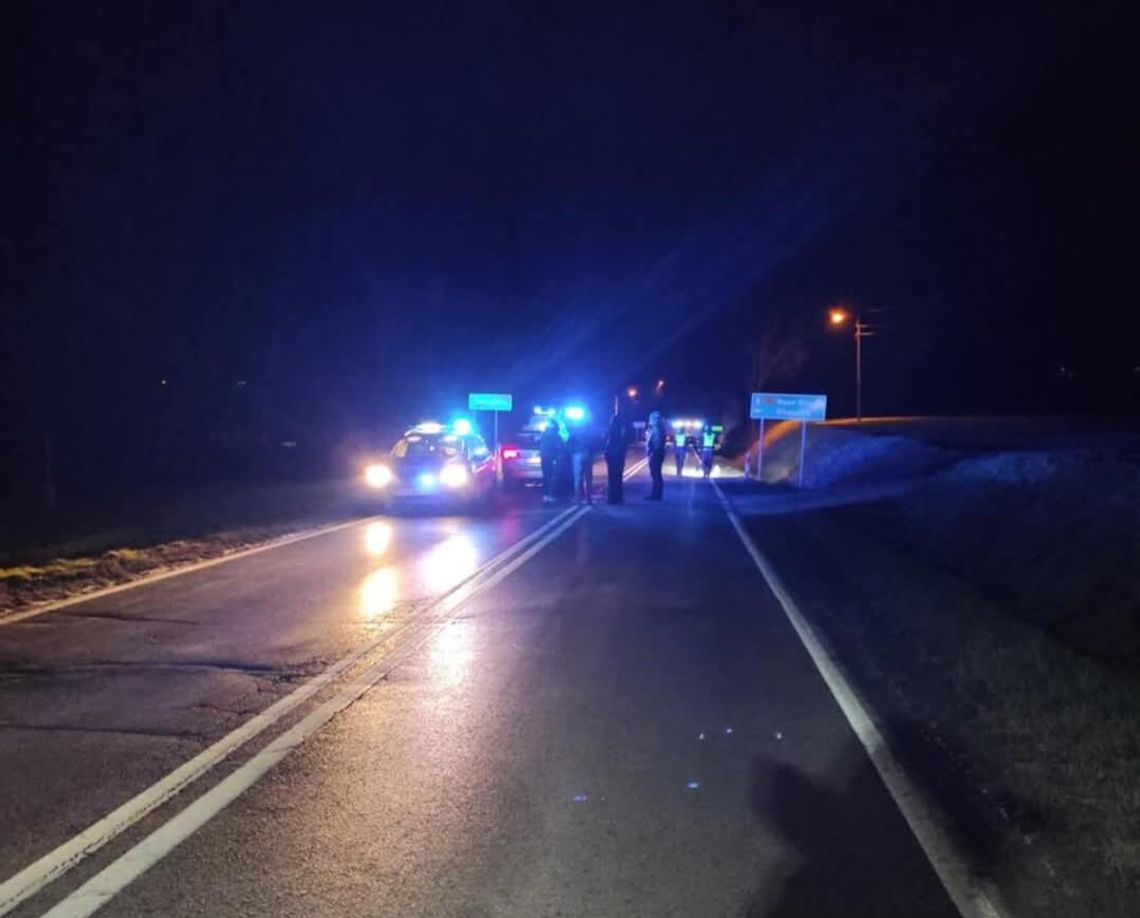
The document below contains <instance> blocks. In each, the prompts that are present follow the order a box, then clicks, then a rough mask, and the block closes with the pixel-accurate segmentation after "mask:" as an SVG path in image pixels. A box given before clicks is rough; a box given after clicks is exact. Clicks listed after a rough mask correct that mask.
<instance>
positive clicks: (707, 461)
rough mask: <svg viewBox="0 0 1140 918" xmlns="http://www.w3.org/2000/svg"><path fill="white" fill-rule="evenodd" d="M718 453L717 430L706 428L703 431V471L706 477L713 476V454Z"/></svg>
mask: <svg viewBox="0 0 1140 918" xmlns="http://www.w3.org/2000/svg"><path fill="white" fill-rule="evenodd" d="M715 452H716V430H715V429H714V428H712V427H709V426H706V427H705V429H704V430H702V431H701V470H702V471H703V472H704V477H705V478H708V477H709V476H710V475H712V467H713V454H714V453H715Z"/></svg>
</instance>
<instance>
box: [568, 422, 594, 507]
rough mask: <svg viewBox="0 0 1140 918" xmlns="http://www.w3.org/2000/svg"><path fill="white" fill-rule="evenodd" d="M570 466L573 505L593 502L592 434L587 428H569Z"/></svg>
mask: <svg viewBox="0 0 1140 918" xmlns="http://www.w3.org/2000/svg"><path fill="white" fill-rule="evenodd" d="M568 445H569V447H570V464H571V467H572V468H573V471H574V503H576V504H580V503H582V502H583V501H585V502H586V503H587V504H592V503H593V502H594V432H593V431H592V430H591V429H590V428H589V427H587V426H578V427H572V428H570V440H569V443H568Z"/></svg>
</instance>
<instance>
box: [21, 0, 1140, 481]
mask: <svg viewBox="0 0 1140 918" xmlns="http://www.w3.org/2000/svg"><path fill="white" fill-rule="evenodd" d="M1126 6H1127V5H1126V4H1124V3H1119V4H1115V5H1112V4H1083V3H1082V4H1078V3H1067V4H1061V3H1050V2H1047V0H1046V2H1043V3H1034V4H1028V3H1027V4H1022V5H1003V4H1000V3H999V4H976V5H974V4H962V3H954V4H925V3H915V4H900V3H887V2H878V0H872V2H861V3H858V4H855V3H838V2H786V3H754V2H746V0H736V2H708V3H695V2H694V3H674V2H658V3H626V2H620V0H619V2H610V3H599V4H592V3H568V4H557V3H545V2H543V3H535V2H526V0H520V2H514V3H507V2H488V3H472V4H465V3H432V2H415V3H407V4H391V3H351V2H341V3H322V4H316V3H314V4H288V3H283V4H264V3H252V2H248V3H213V2H209V0H201V2H194V3H166V2H150V3H141V2H131V0H115V2H113V3H106V4H90V3H65V4H59V3H51V2H43V0H36V2H20V3H14V4H9V5H7V6H6V16H5V19H6V23H5V29H4V30H3V32H4V37H3V39H0V41H2V42H3V48H2V49H0V50H2V52H3V53H2V57H3V67H4V71H5V73H4V94H5V99H4V102H5V106H4V108H5V112H6V113H7V115H8V118H7V120H8V121H9V125H8V129H7V130H6V131H5V135H6V138H7V140H6V143H5V161H6V162H7V165H6V167H5V169H4V174H5V179H6V181H5V182H4V187H5V191H4V202H3V212H4V216H3V219H4V232H3V237H4V247H3V298H4V309H5V316H6V319H5V322H4V328H3V341H2V345H0V348H2V350H0V358H2V360H3V369H2V374H3V375H2V377H0V382H2V385H3V393H2V396H0V399H2V401H0V407H2V408H3V411H4V414H5V418H6V420H5V424H4V433H5V436H6V438H7V442H6V444H4V445H5V474H6V475H8V476H9V477H12V473H13V470H14V471H15V472H17V473H18V474H16V475H15V479H19V475H20V474H22V471H21V470H23V471H26V470H27V469H28V468H30V467H33V466H34V465H35V457H36V456H37V455H38V454H39V451H40V449H41V446H40V444H41V442H42V440H43V437H44V436H45V435H46V436H48V437H49V439H51V441H52V442H53V443H55V444H57V446H56V449H57V451H61V452H65V453H66V454H67V455H68V456H75V455H76V452H77V451H78V452H79V455H83V454H84V452H89V453H90V455H91V457H98V458H97V461H96V459H95V458H91V462H92V463H94V464H95V465H98V466H99V467H100V468H107V469H111V468H115V467H125V465H130V463H129V462H126V461H125V460H124V457H125V456H134V457H136V458H137V456H139V455H140V454H143V453H147V451H148V450H153V449H158V444H160V443H166V444H167V446H168V447H169V444H171V443H177V444H179V449H180V450H186V449H190V450H200V451H201V452H202V453H203V454H205V453H206V452H208V447H207V446H205V445H202V444H205V443H206V442H207V441H209V442H211V443H217V442H220V441H226V440H227V438H228V439H230V440H233V439H240V437H241V436H242V435H249V436H254V435H256V436H257V437H261V438H263V439H268V440H274V441H276V440H279V439H281V438H299V439H302V440H305V441H306V442H309V443H316V444H327V445H329V450H328V452H330V454H332V453H335V452H336V450H337V449H339V448H340V446H341V445H343V444H344V443H345V442H349V441H352V442H356V441H358V440H360V439H361V438H365V437H368V436H371V435H374V434H376V433H377V432H378V431H383V430H385V429H387V428H389V427H390V426H391V425H394V424H399V423H402V422H403V421H405V420H408V419H409V416H410V415H422V414H423V413H426V412H430V411H442V410H446V408H447V407H448V406H449V405H451V404H453V403H454V402H455V400H457V399H462V398H463V397H464V394H465V393H466V392H467V391H468V390H470V389H472V388H475V389H489V390H501V391H513V392H516V393H518V394H520V395H527V396H530V395H533V396H535V397H539V396H541V397H557V396H558V395H560V394H561V393H569V392H573V393H576V394H581V395H583V396H586V397H591V396H594V397H602V396H605V395H606V394H607V393H611V392H613V391H614V390H615V389H616V388H618V387H620V386H622V385H624V384H626V383H628V382H643V381H648V380H650V379H652V378H654V377H656V376H664V377H666V378H667V380H668V388H667V391H668V393H669V397H670V399H671V401H672V404H673V405H674V406H676V407H688V406H692V407H693V408H695V409H699V410H709V411H717V410H720V409H721V407H723V405H725V404H727V403H728V402H729V401H730V400H731V398H732V397H734V396H736V397H739V396H740V395H741V394H743V393H746V392H747V391H748V390H749V388H750V385H751V383H752V382H753V381H754V379H755V377H754V373H755V371H756V363H757V359H756V354H757V353H758V352H761V351H764V347H762V342H763V341H764V340H765V339H766V338H767V343H768V345H772V344H773V343H776V344H785V345H787V348H785V350H787V349H788V348H790V351H791V353H792V357H793V359H789V360H786V361H784V362H783V365H782V366H779V367H776V368H774V370H775V372H765V373H763V374H761V375H762V377H763V379H762V381H763V383H764V384H765V385H766V386H767V387H768V388H783V389H789V390H793V391H794V390H808V391H825V392H828V393H829V394H830V395H831V398H832V404H833V406H834V407H835V409H836V411H837V412H838V413H844V412H848V411H850V408H851V402H852V393H851V390H852V383H851V375H852V370H851V363H852V345H851V341H850V338H849V337H845V336H840V335H837V334H834V333H830V332H829V331H828V330H827V328H826V326H825V324H824V318H825V310H826V307H827V306H828V305H829V304H830V303H832V302H834V301H837V300H843V301H846V302H848V303H851V304H855V305H858V306H860V308H862V309H863V310H864V314H865V315H866V316H867V317H868V318H870V319H871V320H872V321H874V322H875V323H876V324H877V325H878V334H877V336H876V337H875V338H873V339H869V340H868V342H867V344H866V375H867V383H866V386H867V388H866V395H865V401H866V405H867V409H868V411H870V412H872V413H889V412H890V413H893V412H904V411H905V412H924V413H925V412H940V413H944V412H988V413H994V412H1006V411H1037V412H1040V411H1064V412H1069V411H1074V410H1077V411H1122V410H1129V409H1134V408H1135V406H1136V401H1135V399H1136V393H1137V388H1138V384H1140V370H1137V369H1136V367H1137V366H1138V365H1140V322H1138V319H1137V309H1136V307H1135V305H1134V303H1133V301H1134V299H1135V290H1136V281H1135V270H1134V267H1133V265H1134V264H1135V260H1136V256H1135V252H1134V250H1135V246H1134V237H1135V235H1136V234H1135V230H1134V225H1135V221H1136V204H1137V180H1136V169H1137V167H1136V163H1137V162H1140V150H1138V149H1137V146H1138V145H1137V141H1136V139H1135V137H1136V136H1137V132H1136V131H1135V127H1136V126H1135V124H1133V122H1135V121H1136V100H1135V91H1134V89H1133V85H1134V84H1135V82H1136V80H1135V73H1134V69H1135V63H1134V60H1133V57H1132V55H1131V51H1130V48H1129V44H1130V41H1129V39H1130V37H1131V35H1132V34H1133V32H1132V30H1131V29H1130V28H1129V27H1128V24H1127V23H1126V19H1125V10H1126ZM879 310H881V311H879ZM761 363H763V361H761ZM1062 368H1064V369H1062ZM772 369H773V368H769V370H772ZM163 380H165V383H163ZM199 441H201V443H199ZM124 463H125V465H124ZM15 479H14V480H15Z"/></svg>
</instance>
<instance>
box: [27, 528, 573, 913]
mask: <svg viewBox="0 0 1140 918" xmlns="http://www.w3.org/2000/svg"><path fill="white" fill-rule="evenodd" d="M588 512H589V510H588V509H587V508H585V507H582V508H578V509H575V510H573V511H570V516H569V517H568V518H567V516H566V513H562V514H560V515H559V516H558V517H556V518H555V519H556V520H561V521H562V522H561V524H560V525H558V526H557V527H556V528H554V529H553V530H552V531H550V532H548V533H547V534H546V535H545V536H544V537H543V538H542V539H541V540H539V541H538V542H536V543H535V544H534V545H532V546H530V548H528V549H527V550H526V551H525V552H523V553H522V554H521V555H518V556H517V557H514V558H512V559H511V560H510V561H509V562H508V563H506V564H505V565H503V566H502V567H500V568H499V569H498V570H496V571H495V572H494V573H492V574H491V575H490V576H489V577H487V578H486V580H485V581H481V582H480V583H478V584H477V585H475V586H474V587H472V590H471V591H469V592H468V593H467V595H464V596H462V597H458V598H454V599H452V596H453V594H448V598H447V599H445V600H444V602H449V603H450V605H451V608H449V609H448V612H449V613H453V612H455V610H457V609H458V608H460V607H461V606H462V605H463V604H464V603H465V602H466V601H467V600H468V599H469V598H471V596H473V595H474V594H475V592H483V591H484V590H487V589H490V588H491V587H494V586H496V585H497V584H499V583H500V582H501V581H502V580H504V579H505V578H506V577H508V576H509V575H510V574H512V573H513V572H514V571H516V570H518V568H520V567H522V565H524V564H525V563H526V562H527V561H529V560H530V559H531V558H533V557H534V556H535V555H537V554H538V553H539V552H540V551H542V550H543V549H544V548H545V547H546V546H547V545H549V544H550V543H551V542H553V541H554V540H555V539H557V538H559V537H560V536H561V535H562V534H563V533H564V532H566V530H568V529H569V528H570V527H571V526H573V525H574V524H575V523H577V522H578V520H580V519H581V518H582V517H583V516H585V515H586V514H587V513H588ZM452 621H454V615H450V616H444V617H442V618H441V619H440V620H437V621H435V622H432V623H431V624H429V625H428V627H427V628H426V629H425V631H426V633H425V634H424V635H423V636H422V637H421V638H420V639H419V640H418V641H415V642H414V643H412V644H410V645H405V646H404V647H402V648H400V652H398V653H397V656H396V657H395V658H394V659H392V658H389V659H385V660H381V661H379V662H378V663H376V665H375V666H373V667H371V668H370V669H369V670H368V671H367V672H365V673H363V674H362V675H361V676H360V677H359V678H358V679H356V680H354V681H353V682H351V683H349V684H348V685H347V686H345V687H344V688H343V689H342V690H341V691H340V692H339V693H337V694H336V695H335V696H334V697H333V698H331V699H329V700H328V701H326V702H325V703H324V704H322V705H321V706H320V707H319V708H317V709H316V710H314V711H311V712H310V713H309V714H307V715H306V716H305V717H304V718H302V719H301V720H300V721H299V722H298V723H296V724H295V725H294V726H292V727H291V728H289V729H288V730H286V731H285V732H284V733H282V734H281V735H280V736H279V737H277V738H276V739H275V740H273V742H272V743H270V744H269V745H268V746H266V747H265V748H264V749H262V750H260V751H259V752H257V753H256V754H255V755H254V756H253V757H252V758H251V759H250V760H249V761H247V762H244V763H242V764H241V765H240V766H239V767H238V768H237V769H235V770H234V771H233V772H232V773H231V774H229V775H227V776H226V777H225V778H223V779H222V780H221V781H220V782H219V783H218V784H216V785H214V786H213V787H212V788H210V789H209V790H208V791H206V792H205V793H204V794H202V796H200V797H198V798H197V799H196V800H194V802H193V803H191V804H189V805H188V806H187V807H186V808H185V809H184V810H182V811H181V812H179V813H177V814H175V815H174V816H172V817H171V818H170V819H169V820H167V821H166V822H165V823H163V824H162V825H161V826H159V827H158V828H157V829H155V830H154V831H153V832H151V833H150V834H149V835H147V836H146V838H144V839H142V840H141V841H139V842H137V843H136V844H135V845H133V846H132V847H131V848H130V849H129V850H127V851H126V852H124V853H123V854H121V855H120V856H119V857H117V858H116V859H115V860H114V861H112V862H111V863H110V864H108V865H107V866H106V867H104V868H103V869H102V870H100V871H99V872H98V873H97V874H95V875H94V876H93V877H91V878H90V879H88V880H87V881H86V882H85V883H84V884H83V885H82V886H80V887H79V888H78V889H76V890H74V891H73V892H71V893H70V894H69V895H68V896H67V897H65V898H64V899H62V900H61V901H60V902H58V903H57V904H56V905H55V906H53V907H52V908H51V910H49V911H48V912H45V913H44V916H43V918H86V916H88V915H91V914H94V913H95V912H96V911H98V910H99V909H100V908H102V907H103V906H104V905H105V904H106V903H107V902H109V901H110V900H111V899H112V898H114V897H115V896H116V895H117V894H118V893H119V892H121V891H122V890H123V889H125V888H126V887H127V886H129V885H130V884H131V883H133V882H134V881H135V880H137V879H138V878H139V877H141V876H142V875H143V874H144V873H146V872H147V871H148V870H149V869H150V868H151V867H153V866H155V865H156V864H158V863H159V862H160V861H162V860H163V859H164V858H165V857H166V856H167V855H168V854H169V853H170V852H171V851H173V850H174V849H175V848H176V847H178V845H180V844H181V843H182V842H184V841H185V840H186V839H188V838H189V837H190V836H191V835H193V834H194V833H195V832H197V831H198V830H199V829H200V828H202V827H203V826H205V825H206V824H207V823H209V822H210V820H212V819H213V818H214V817H215V816H217V815H218V814H219V813H221V812H222V811H223V810H224V809H225V808H226V807H227V806H229V805H230V804H231V803H233V802H234V801H236V800H237V799H238V798H239V797H241V796H242V794H244V793H245V792H246V791H248V790H250V789H251V788H252V787H253V786H254V785H255V784H256V783H257V782H258V781H260V780H261V778H263V777H264V776H265V775H266V774H268V773H269V771H270V770H271V769H272V768H273V767H274V766H276V765H277V764H278V763H279V762H281V761H282V760H283V759H284V758H285V757H286V756H287V755H288V754H289V753H290V752H292V751H293V750H295V749H297V748H299V747H300V746H301V745H302V744H303V743H305V742H306V741H307V740H308V739H310V738H312V737H313V736H315V735H316V734H317V733H318V732H319V731H320V730H321V729H322V728H323V727H324V726H325V725H326V724H328V723H329V721H331V720H332V719H333V718H334V717H336V716H337V715H338V714H339V713H341V712H342V711H344V710H345V709H346V708H348V707H349V706H350V705H352V704H353V703H354V702H356V701H358V700H359V699H360V698H361V697H363V696H364V695H365V694H366V693H367V692H368V691H370V690H371V689H372V688H374V687H375V686H376V684H377V683H379V682H380V681H381V680H382V679H384V678H385V677H386V676H388V675H390V674H391V673H392V671H393V670H394V669H396V668H397V667H398V666H400V665H401V664H402V663H404V662H405V661H406V660H407V659H408V658H409V657H410V656H411V655H412V654H414V653H415V652H416V651H417V650H419V648H421V647H423V646H424V644H426V643H427V642H428V641H429V640H431V638H432V637H433V636H434V635H436V634H438V633H439V632H440V631H441V630H442V629H443V628H445V627H446V626H447V625H448V624H450V623H451V622H452Z"/></svg>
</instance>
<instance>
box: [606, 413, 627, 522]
mask: <svg viewBox="0 0 1140 918" xmlns="http://www.w3.org/2000/svg"><path fill="white" fill-rule="evenodd" d="M628 446H629V435H628V433H627V432H626V427H625V421H624V420H623V419H622V416H621V413H620V412H618V411H614V416H613V417H612V418H611V419H610V426H609V428H608V429H607V430H606V442H605V448H604V452H605V455H606V479H607V484H608V488H607V490H606V503H608V504H620V503H621V501H622V494H621V486H622V476H623V475H624V474H625V451H626V448H627V447H628Z"/></svg>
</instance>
